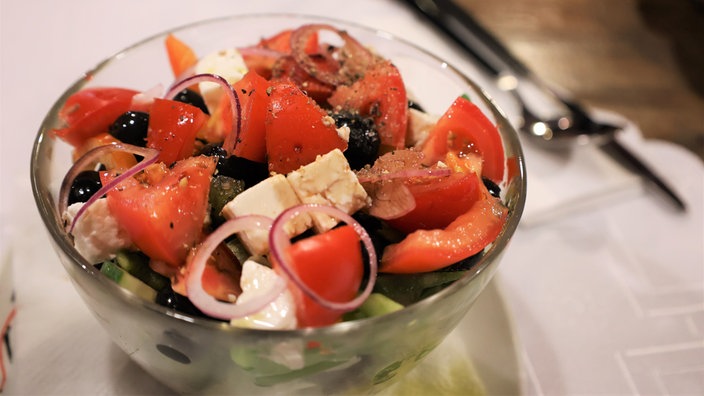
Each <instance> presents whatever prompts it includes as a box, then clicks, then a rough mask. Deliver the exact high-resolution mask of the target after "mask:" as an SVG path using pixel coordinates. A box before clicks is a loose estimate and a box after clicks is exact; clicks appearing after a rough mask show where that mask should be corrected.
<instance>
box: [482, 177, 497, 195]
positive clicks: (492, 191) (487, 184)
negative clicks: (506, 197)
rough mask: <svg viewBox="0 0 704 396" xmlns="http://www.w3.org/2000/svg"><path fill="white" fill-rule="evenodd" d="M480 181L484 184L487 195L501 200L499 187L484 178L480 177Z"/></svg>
mask: <svg viewBox="0 0 704 396" xmlns="http://www.w3.org/2000/svg"><path fill="white" fill-rule="evenodd" d="M482 181H483V182H484V186H485V187H486V189H487V190H489V194H491V195H492V196H493V197H495V198H501V187H499V186H498V185H497V184H496V183H494V182H493V181H491V180H489V179H487V178H486V177H482Z"/></svg>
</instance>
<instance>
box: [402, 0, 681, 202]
mask: <svg viewBox="0 0 704 396" xmlns="http://www.w3.org/2000/svg"><path fill="white" fill-rule="evenodd" d="M404 1H405V2H406V3H408V4H410V5H411V6H412V7H413V8H414V9H415V10H416V11H417V12H419V13H420V14H421V15H422V16H423V17H424V18H426V19H427V20H428V21H430V22H432V23H433V25H434V26H435V27H436V28H438V29H439V30H440V31H442V32H443V33H444V34H446V35H447V36H448V37H450V38H451V39H452V40H453V41H454V43H455V44H457V45H459V46H460V47H461V48H462V49H464V50H465V51H466V52H467V53H468V54H469V55H471V56H472V57H473V58H474V60H475V61H476V62H477V63H478V64H479V65H480V66H481V67H482V68H483V69H484V70H485V71H486V72H487V73H489V75H491V76H492V77H493V78H494V79H495V82H496V84H497V86H498V87H499V88H500V89H502V90H504V91H506V92H509V93H511V94H512V95H513V96H514V97H515V98H516V100H517V102H518V104H519V105H520V107H521V113H522V114H521V115H522V118H523V122H522V125H521V127H520V128H519V129H520V130H521V131H522V132H524V133H526V134H528V135H529V136H530V137H531V139H532V140H534V141H537V142H539V143H540V144H541V145H543V146H545V147H548V148H552V149H555V148H558V149H559V148H564V147H565V146H571V145H574V144H575V143H581V144H584V143H589V144H596V145H598V147H599V148H600V149H601V150H602V151H603V152H604V153H606V154H608V155H609V156H611V157H612V158H614V159H615V160H616V161H617V162H618V163H619V164H621V165H622V166H624V167H625V168H626V169H628V170H630V171H631V172H634V173H636V174H638V175H639V176H640V177H641V178H642V179H643V180H644V181H646V182H647V184H648V185H649V186H651V187H654V188H655V189H656V190H657V191H659V192H661V193H663V194H664V196H665V197H666V198H667V199H668V200H669V202H671V203H672V204H673V205H674V207H675V208H676V209H678V210H680V211H685V210H686V205H685V203H684V201H683V200H682V199H681V198H680V197H679V196H678V195H677V194H676V193H675V192H674V190H673V189H672V188H671V187H670V186H668V185H667V183H665V182H664V181H663V179H662V178H660V177H659V176H658V175H657V174H656V173H655V172H653V171H652V170H651V169H650V167H649V166H647V165H646V164H645V163H644V162H643V161H642V160H640V159H639V158H638V157H637V156H636V155H634V154H633V153H631V152H630V150H628V149H627V148H626V147H625V146H623V145H622V144H621V143H620V142H619V141H618V139H617V137H616V133H617V132H618V131H619V130H621V129H622V126H619V125H613V124H610V123H604V122H599V121H597V120H595V119H594V118H592V116H591V115H590V114H589V113H588V112H587V111H586V109H584V108H583V107H582V106H581V105H580V104H578V103H577V102H575V101H573V100H572V99H568V98H567V95H565V94H561V93H558V92H557V91H556V90H555V89H554V88H552V87H550V86H549V85H548V84H547V83H545V82H544V81H543V80H541V79H540V78H539V77H538V76H537V75H535V74H534V73H533V72H531V71H530V70H529V69H528V68H527V67H526V66H525V65H524V64H523V63H521V62H520V61H519V60H518V59H517V58H516V57H515V56H513V55H512V54H511V53H510V52H509V50H508V49H506V47H504V46H503V45H502V44H501V42H499V40H498V39H497V38H495V37H494V36H493V35H492V34H491V33H490V32H489V31H488V30H486V29H485V28H484V27H483V26H481V25H480V24H479V23H478V22H477V21H476V20H475V19H474V18H473V17H472V16H471V15H470V14H469V13H468V12H466V11H465V10H464V9H462V8H461V7H459V6H458V5H457V4H455V3H454V2H453V1H451V0H404ZM534 103H537V104H538V105H534V106H532V107H531V105H533V104H534Z"/></svg>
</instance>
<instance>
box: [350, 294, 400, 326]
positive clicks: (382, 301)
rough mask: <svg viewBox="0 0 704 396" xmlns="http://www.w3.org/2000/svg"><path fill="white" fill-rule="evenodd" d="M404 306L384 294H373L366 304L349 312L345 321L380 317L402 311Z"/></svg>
mask: <svg viewBox="0 0 704 396" xmlns="http://www.w3.org/2000/svg"><path fill="white" fill-rule="evenodd" d="M402 308H403V305H401V304H399V303H397V302H396V301H394V300H392V299H390V298H388V297H386V296H385V295H383V294H379V293H372V294H370V295H369V298H367V299H366V300H365V301H364V303H363V304H362V305H361V306H360V307H359V308H357V309H355V310H354V311H352V312H348V313H346V314H345V315H344V316H343V320H357V319H364V318H371V317H372V316H380V315H384V314H387V313H390V312H394V311H398V310H399V309H402Z"/></svg>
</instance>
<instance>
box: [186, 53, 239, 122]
mask: <svg viewBox="0 0 704 396" xmlns="http://www.w3.org/2000/svg"><path fill="white" fill-rule="evenodd" d="M247 71H248V69H247V65H246V64H245V63H244V58H242V54H240V52H239V51H238V50H237V49H235V48H230V49H225V50H221V51H216V52H213V53H210V54H208V55H206V56H204V57H203V58H201V59H200V60H198V63H196V66H195V73H196V74H203V73H209V74H215V75H218V76H220V77H222V78H224V79H225V80H227V82H228V83H230V84H234V83H236V82H237V81H239V80H240V79H242V77H243V76H244V75H245V74H247ZM198 87H199V88H200V92H201V95H203V98H204V100H205V103H206V105H207V106H208V107H209V108H214V107H215V106H216V105H217V101H218V100H219V97H220V95H219V93H220V92H222V91H221V87H220V85H218V84H216V83H212V82H202V83H200V84H198Z"/></svg>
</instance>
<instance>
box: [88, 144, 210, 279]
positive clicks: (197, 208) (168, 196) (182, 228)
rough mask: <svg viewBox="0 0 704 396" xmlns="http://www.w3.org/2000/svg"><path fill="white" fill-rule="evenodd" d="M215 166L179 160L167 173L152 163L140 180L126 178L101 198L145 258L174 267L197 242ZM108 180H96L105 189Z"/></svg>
mask: <svg viewBox="0 0 704 396" xmlns="http://www.w3.org/2000/svg"><path fill="white" fill-rule="evenodd" d="M215 164H216V163H215V160H214V159H213V158H211V157H205V156H198V157H190V158H187V159H184V160H182V161H179V162H177V163H176V164H175V165H174V166H173V168H171V169H170V168H168V167H167V166H166V165H165V164H164V163H156V164H154V165H152V166H150V167H148V168H147V169H146V170H145V172H144V173H143V174H142V175H141V178H140V180H138V179H137V178H136V177H133V178H130V179H128V180H125V181H124V182H122V183H121V184H120V185H119V187H118V188H114V189H112V190H111V191H110V192H108V193H107V200H108V207H109V208H110V212H111V213H112V215H113V216H115V218H116V219H117V222H118V223H119V224H120V226H122V227H123V228H124V229H125V230H126V231H127V233H128V234H129V236H130V238H131V239H132V241H133V242H134V244H135V245H136V246H137V247H138V248H139V249H140V250H141V251H143V252H144V253H145V254H146V255H147V256H149V257H150V258H151V259H153V260H158V261H162V262H165V263H166V264H168V265H171V266H173V267H178V266H180V265H182V264H184V263H185V260H186V256H187V254H188V252H189V250H190V249H191V248H192V247H193V246H195V244H196V243H198V242H199V241H200V239H201V234H202V228H203V222H204V221H205V216H206V212H207V210H208V192H209V190H210V179H211V177H212V174H213V172H214V171H215ZM114 177H115V175H114V174H112V173H107V172H103V173H102V174H101V181H102V182H103V185H105V184H106V183H108V182H109V181H110V180H112V179H113V178H114Z"/></svg>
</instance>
